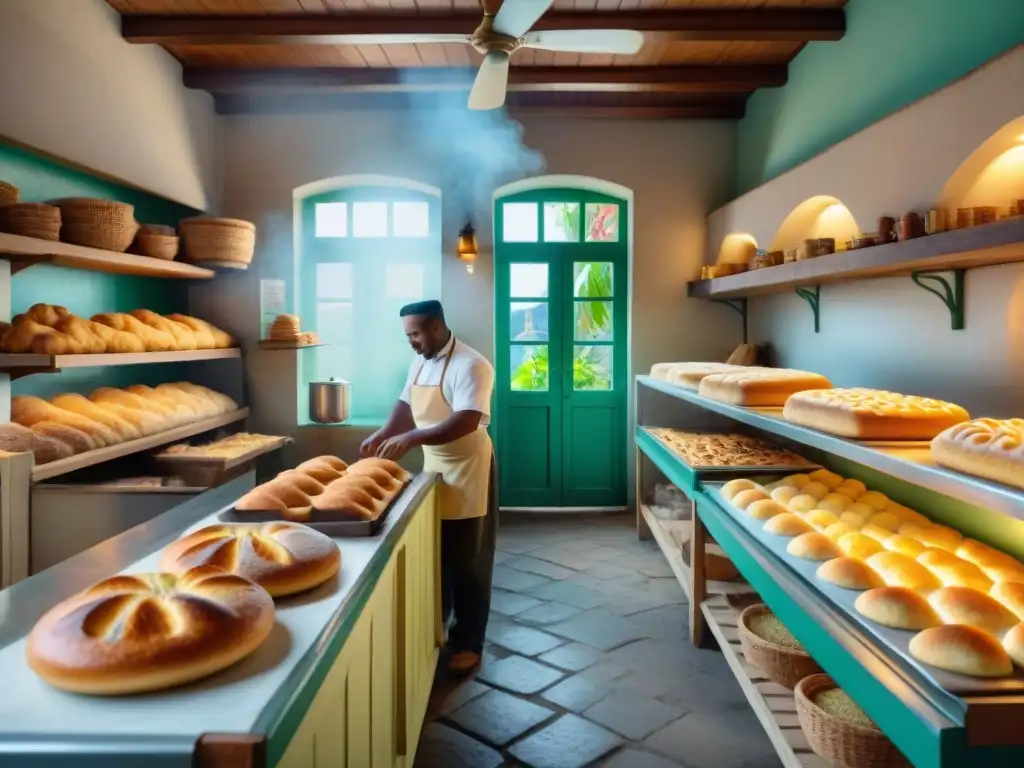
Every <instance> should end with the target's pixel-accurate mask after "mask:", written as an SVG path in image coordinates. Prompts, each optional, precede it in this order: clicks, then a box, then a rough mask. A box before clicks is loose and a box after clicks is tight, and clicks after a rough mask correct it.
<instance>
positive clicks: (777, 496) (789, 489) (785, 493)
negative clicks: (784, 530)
mask: <svg viewBox="0 0 1024 768" xmlns="http://www.w3.org/2000/svg"><path fill="white" fill-rule="evenodd" d="M799 495H800V491H799V490H798V489H797V488H794V487H793V486H792V485H780V486H779V487H778V488H776V489H775V490H773V491H771V497H772V501H774V502H775V503H776V504H781V505H782V506H784V507H788V506H789V502H791V501H792V500H793V497H794V496H799Z"/></svg>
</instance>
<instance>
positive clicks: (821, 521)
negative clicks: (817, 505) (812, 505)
mask: <svg viewBox="0 0 1024 768" xmlns="http://www.w3.org/2000/svg"><path fill="white" fill-rule="evenodd" d="M804 520H806V521H807V522H808V523H810V524H811V525H812V526H813V527H814V528H817V529H818V530H819V531H824V530H825V529H826V528H828V527H829V526H830V525H835V524H836V523H838V522H839V518H838V517H836V516H835V515H833V514H832V513H831V512H826V511H825V510H824V509H812V510H811V511H810V512H806V513H804Z"/></svg>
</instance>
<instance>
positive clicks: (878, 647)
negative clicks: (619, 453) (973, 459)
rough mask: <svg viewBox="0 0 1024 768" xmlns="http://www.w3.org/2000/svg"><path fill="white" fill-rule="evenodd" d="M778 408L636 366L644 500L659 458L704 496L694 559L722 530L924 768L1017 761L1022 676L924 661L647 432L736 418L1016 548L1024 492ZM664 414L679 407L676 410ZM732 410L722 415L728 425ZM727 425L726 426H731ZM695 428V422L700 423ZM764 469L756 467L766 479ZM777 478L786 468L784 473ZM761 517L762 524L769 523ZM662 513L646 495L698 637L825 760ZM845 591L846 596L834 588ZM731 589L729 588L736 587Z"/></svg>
mask: <svg viewBox="0 0 1024 768" xmlns="http://www.w3.org/2000/svg"><path fill="white" fill-rule="evenodd" d="M781 410H782V409H781V408H743V407H739V406H733V405H728V404H725V403H721V402H717V401H713V400H710V399H707V398H704V397H701V396H700V395H699V394H697V393H696V392H693V391H691V390H687V389H684V388H681V387H678V386H676V385H673V384H671V383H668V382H664V381H660V380H656V379H652V378H650V377H648V376H638V377H637V380H636V413H637V424H638V427H637V429H636V442H637V447H638V449H639V450H638V453H637V480H638V486H637V493H638V501H639V500H640V499H641V498H642V496H641V495H640V494H641V493H642V489H643V488H644V482H645V480H644V477H645V474H649V472H650V470H649V469H648V470H647V471H646V472H645V468H646V467H649V466H650V465H651V464H653V465H654V466H655V467H656V468H657V469H658V470H660V472H661V473H662V474H663V475H664V476H665V477H666V478H667V479H668V480H669V481H670V482H672V483H674V484H675V485H676V486H678V487H679V488H680V489H681V490H683V491H684V492H685V493H686V494H687V495H688V496H689V497H690V499H691V500H692V501H693V508H694V513H693V519H692V522H691V523H690V525H689V546H690V547H691V556H690V562H691V563H700V562H701V561H702V559H703V558H701V557H700V556H699V555H698V554H697V553H701V552H704V551H706V545H707V542H708V541H709V539H710V538H711V537H713V539H714V542H715V543H716V545H717V546H719V547H721V549H722V550H723V551H724V552H725V554H726V555H728V557H729V558H730V559H731V560H732V562H733V563H734V565H735V566H736V567H737V568H738V569H739V571H740V573H741V574H742V576H743V577H744V579H745V580H746V582H747V584H748V585H749V587H748V589H753V590H756V592H757V593H758V595H759V596H760V599H761V600H762V601H763V602H764V603H765V604H767V605H768V606H769V607H770V608H771V610H772V611H773V612H774V613H775V614H776V615H777V616H778V617H779V619H780V620H781V621H782V622H783V623H784V624H785V625H786V626H787V627H788V628H789V629H790V631H791V632H792V633H793V634H794V635H795V636H796V637H797V639H798V640H799V641H800V643H801V644H802V645H803V647H804V648H805V649H806V650H807V652H808V653H810V654H811V656H812V657H813V658H814V660H815V661H816V662H818V664H819V665H820V666H821V667H822V668H824V669H825V671H826V672H827V673H828V674H829V675H831V676H832V678H833V679H835V680H836V682H837V683H838V684H839V685H840V686H841V687H842V688H843V690H845V691H846V692H847V693H848V694H849V695H850V696H851V697H852V698H853V699H854V700H855V701H856V702H857V704H858V705H859V706H860V707H861V708H862V709H864V711H865V712H867V714H868V715H869V716H870V717H871V719H872V720H874V722H876V723H878V724H879V726H880V727H881V728H882V729H883V731H884V732H885V735H886V736H888V737H889V738H890V739H891V740H892V741H893V742H894V743H895V744H896V746H897V747H898V748H899V749H900V751H901V752H902V753H903V754H904V755H905V756H906V757H907V758H908V759H909V760H910V761H912V762H913V764H914V765H915V766H917V767H918V768H940V767H948V766H961V765H967V764H968V763H969V762H971V763H974V762H976V763H978V764H983V765H985V766H986V768H989V767H990V766H992V767H995V766H1011V765H1019V764H1020V763H1021V761H1022V760H1024V735H1021V734H1020V728H1019V724H1020V722H1021V721H1022V718H1024V687H1022V686H1024V675H1022V673H1021V672H1019V671H1018V673H1017V675H1016V676H1014V677H1011V678H1007V679H1001V680H997V681H992V682H984V681H983V682H980V683H979V682H977V681H975V680H973V679H967V680H968V682H966V683H965V682H964V680H965V678H963V677H962V676H959V675H951V674H947V673H942V672H940V671H937V670H935V669H932V668H928V667H925V666H923V665H922V664H921V663H919V662H916V661H915V660H913V659H912V658H909V655H908V654H907V653H906V652H905V649H903V648H901V647H899V644H898V643H897V644H895V645H894V644H893V643H892V642H890V640H891V637H890V636H889V633H888V632H887V631H886V630H884V628H883V629H880V628H879V627H877V626H871V625H870V624H869V623H866V620H865V619H864V618H863V617H861V616H859V615H856V612H855V611H853V610H852V609H850V608H849V607H848V606H841V605H837V603H836V602H835V599H836V598H837V597H838V598H839V599H846V600H847V601H849V599H850V598H849V596H848V595H847V596H845V598H844V597H843V595H842V594H841V593H842V592H843V590H839V589H838V588H835V589H834V590H833V589H830V588H829V585H825V584H823V583H822V582H821V581H820V580H817V581H814V580H810V579H808V574H807V573H804V572H803V571H808V572H809V573H810V574H811V575H812V576H813V568H814V567H815V566H816V565H817V564H813V565H811V564H802V563H800V564H794V559H793V558H789V559H786V558H785V557H784V556H780V553H779V552H778V551H777V549H778V547H777V546H772V544H771V542H770V541H769V539H771V538H773V537H768V536H764V535H758V534H759V533H761V532H760V531H755V530H754V527H756V526H755V525H753V523H756V522H758V521H754V520H753V518H751V521H750V522H751V524H748V523H747V521H745V520H743V519H741V518H740V517H739V515H738V513H737V512H736V510H734V509H733V508H732V507H731V506H730V505H729V504H728V503H727V502H725V501H724V500H723V499H722V497H721V495H720V494H719V491H718V489H719V488H720V486H721V481H724V479H725V478H721V479H720V480H716V479H713V478H706V477H702V476H700V475H699V473H694V472H693V469H692V468H691V467H688V466H687V465H686V464H685V462H683V461H681V460H680V459H679V457H678V456H676V455H675V454H674V453H673V452H672V451H670V450H668V449H667V448H666V446H665V445H664V443H662V442H661V441H659V440H656V439H654V437H653V436H652V434H651V432H650V431H649V430H648V429H645V427H646V426H648V425H650V424H652V421H651V420H652V419H657V421H655V422H653V424H654V425H657V426H661V425H663V424H664V423H665V422H666V420H669V421H671V422H673V423H675V424H677V425H679V426H680V427H681V428H686V429H691V428H692V429H694V430H696V429H698V428H707V427H708V426H709V425H713V427H714V428H717V429H722V430H723V431H735V430H736V429H737V425H744V427H746V428H749V429H752V430H754V431H755V433H756V434H760V435H762V436H765V437H767V438H769V439H773V438H774V439H776V440H778V441H780V442H781V443H782V444H783V445H785V446H787V447H789V448H791V449H793V450H795V451H796V452H798V453H800V454H801V455H803V456H805V457H806V458H808V459H810V460H812V461H816V462H819V463H821V464H822V465H823V466H828V467H830V468H831V469H833V470H835V471H837V472H841V473H842V474H844V475H846V476H850V477H854V478H856V479H858V480H860V481H862V482H864V483H866V484H868V485H869V486H870V488H872V489H874V490H878V491H880V492H882V493H884V494H885V495H887V496H889V497H891V498H892V499H894V500H895V501H896V502H899V503H901V504H905V505H907V506H909V507H911V508H914V509H921V510H922V511H927V512H928V513H929V515H930V516H932V517H934V519H936V520H937V521H939V522H940V523H941V522H945V523H946V524H947V525H950V526H952V527H954V528H958V529H960V530H961V531H962V533H964V534H965V535H970V536H979V537H982V538H986V539H988V540H990V541H993V540H994V542H999V541H1001V542H1003V544H1004V548H1005V549H1008V550H1010V551H1011V553H1013V552H1014V551H1015V550H1016V554H1018V555H1019V550H1020V545H1019V537H1017V539H1014V537H1013V535H1012V534H1013V530H1014V526H1018V525H1019V523H1018V521H1020V520H1024V492H1021V491H1017V490H1014V489H1012V488H1009V487H1007V486H1003V485H1000V484H998V483H993V482H989V481H986V480H982V479H979V478H975V477H970V476H968V475H964V474H961V473H958V472H955V471H952V470H948V469H945V468H942V467H939V466H937V465H936V464H935V463H934V461H933V460H932V458H931V455H930V452H929V450H928V446H927V444H920V443H910V444H909V445H906V446H900V445H899V444H896V443H884V444H876V443H871V442H861V441H855V440H847V439H843V438H839V437H835V436H832V435H829V434H826V433H823V432H819V431H817V430H813V429H808V428H805V427H800V426H797V425H795V424H791V423H789V422H787V421H784V420H783V419H782V417H781ZM666 412H668V413H671V414H673V416H672V417H669V418H666V416H665V414H666ZM723 419H724V420H725V421H724V422H723ZM723 424H725V425H728V426H722V425H723ZM690 425H693V426H692V427H691V426H690ZM759 475H762V476H763V475H764V473H756V472H755V473H750V474H748V475H747V477H757V476H759ZM776 476H778V475H776ZM762 522H763V521H762ZM674 525H680V524H679V523H665V522H663V521H661V520H659V519H657V518H656V517H654V516H653V515H651V514H650V510H649V509H648V508H647V507H646V506H645V505H643V504H638V513H637V527H638V533H639V535H640V536H641V537H642V538H643V537H646V536H647V535H648V534H650V535H653V537H654V538H655V539H656V540H657V541H658V544H659V546H660V547H661V548H662V550H663V551H665V553H666V556H667V557H668V560H669V563H670V565H671V566H672V568H673V571H674V572H676V575H677V577H679V578H681V577H682V576H686V577H688V578H689V579H690V584H689V585H688V588H685V587H684V589H685V591H686V592H687V594H689V595H692V598H691V612H690V632H691V640H692V641H693V643H694V644H695V645H698V646H703V645H706V644H707V642H708V640H709V639H710V638H711V637H713V638H714V639H715V640H716V641H717V642H718V644H719V647H720V648H721V650H722V653H723V654H724V655H725V657H726V660H727V661H728V663H729V667H730V669H731V670H732V671H733V673H734V675H735V676H736V678H737V680H738V682H739V684H740V687H741V689H742V690H743V691H744V694H745V695H746V697H747V699H748V701H749V702H750V704H751V707H752V708H753V710H754V712H755V714H756V715H757V717H758V719H759V721H760V722H761V724H762V726H763V727H764V729H765V731H766V733H767V734H768V736H769V739H770V741H771V742H772V744H773V745H774V747H775V749H776V750H777V752H778V754H779V758H780V760H781V762H782V764H783V765H784V766H786V768H812V767H813V768H820V767H822V766H824V765H826V763H825V761H823V760H822V758H820V757H818V756H817V755H815V754H814V753H813V751H812V750H811V747H810V745H809V744H808V742H807V739H806V737H805V736H804V734H803V732H802V731H801V729H800V727H799V724H798V722H797V720H796V717H795V714H794V709H793V699H792V695H791V694H789V695H788V696H787V695H786V693H787V692H785V690H784V689H782V688H780V687H779V686H775V685H774V684H772V683H771V682H769V681H768V680H767V678H766V676H765V675H764V673H763V672H761V671H760V670H757V669H754V668H753V667H751V666H750V665H748V664H747V663H746V661H745V660H744V658H743V655H742V651H741V648H740V643H739V637H738V630H737V622H738V614H737V612H736V611H735V610H733V609H732V608H730V606H729V604H728V603H727V601H726V599H725V598H726V595H725V593H724V591H723V590H721V589H720V588H719V587H720V585H718V584H713V583H709V582H707V581H706V579H705V578H704V574H703V573H702V571H703V569H702V568H693V569H691V570H690V572H689V573H684V574H682V575H681V574H680V572H679V571H678V570H677V568H676V565H675V564H674V563H673V559H674V558H673V555H672V553H671V552H670V551H668V548H667V547H666V545H665V543H664V540H665V539H666V530H667V529H669V528H671V527H672V526H674ZM833 592H835V593H836V594H833ZM728 597H730V598H731V597H732V596H731V595H728Z"/></svg>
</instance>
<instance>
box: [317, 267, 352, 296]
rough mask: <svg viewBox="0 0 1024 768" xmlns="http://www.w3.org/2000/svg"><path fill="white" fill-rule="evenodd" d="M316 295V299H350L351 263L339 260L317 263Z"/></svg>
mask: <svg viewBox="0 0 1024 768" xmlns="http://www.w3.org/2000/svg"><path fill="white" fill-rule="evenodd" d="M316 297H317V298H318V299H351V298H352V265H351V264H348V263H339V262H333V263H327V264H317V265H316Z"/></svg>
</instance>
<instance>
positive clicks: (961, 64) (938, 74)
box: [736, 0, 1024, 194]
mask: <svg viewBox="0 0 1024 768" xmlns="http://www.w3.org/2000/svg"><path fill="white" fill-rule="evenodd" d="M846 26H847V32H846V35H845V37H844V38H843V39H842V40H841V41H839V42H837V43H810V44H808V45H807V46H806V47H805V48H804V50H803V51H802V52H801V53H800V54H799V55H798V56H797V57H796V58H795V59H794V60H793V62H792V63H791V64H790V65H789V82H788V83H787V84H786V85H785V86H784V87H783V88H766V89H763V90H761V91H758V92H757V93H755V94H754V95H753V96H752V97H751V98H750V100H749V101H748V103H747V114H746V117H745V118H743V120H741V121H740V124H739V134H738V140H737V141H738V148H737V179H736V184H737V194H742V193H744V192H747V191H749V190H750V189H753V188H754V187H757V186H759V185H761V184H763V183H764V182H766V181H769V180H770V179H772V178H774V177H776V176H778V175H779V174H781V173H783V172H784V171H787V170H789V169H790V168H793V167H794V166H796V165H799V164H800V163H802V162H804V161H805V160H808V159H810V158H812V157H814V156H815V155H817V154H819V153H820V152H822V151H823V150H825V149H827V148H828V147H830V146H832V145H833V144H836V143H837V142H839V141H842V140H843V139H845V138H847V137H848V136H852V135H853V134H855V133H857V132H858V131H860V130H862V129H864V128H866V127H867V126H869V125H871V124H872V123H875V122H877V121H878V120H880V119H881V118H883V117H885V116H886V115H889V114H891V113H893V112H895V111H897V110H899V109H900V108H902V107H904V106H906V105H907V104H910V103H912V102H914V101H916V100H918V99H920V98H922V97H923V96H926V95H928V94H929V93H931V92H933V91H935V90H937V89H939V88H942V87H943V86H945V85H947V84H949V83H950V82H952V81H954V80H956V79H957V78H959V77H962V76H963V75H966V74H967V73H968V72H970V71H971V70H972V69H975V68H977V67H978V66H980V65H982V64H984V63H985V62H986V61H988V60H989V59H991V58H993V57H994V56H997V55H999V54H1001V53H1004V52H1005V51H1007V50H1009V49H1010V48H1012V47H1014V46H1015V45H1017V44H1020V43H1024V0H850V2H849V3H848V4H847V6H846ZM1022 87H1024V85H1022ZM910 151H913V149H912V148H910Z"/></svg>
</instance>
